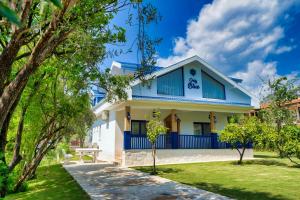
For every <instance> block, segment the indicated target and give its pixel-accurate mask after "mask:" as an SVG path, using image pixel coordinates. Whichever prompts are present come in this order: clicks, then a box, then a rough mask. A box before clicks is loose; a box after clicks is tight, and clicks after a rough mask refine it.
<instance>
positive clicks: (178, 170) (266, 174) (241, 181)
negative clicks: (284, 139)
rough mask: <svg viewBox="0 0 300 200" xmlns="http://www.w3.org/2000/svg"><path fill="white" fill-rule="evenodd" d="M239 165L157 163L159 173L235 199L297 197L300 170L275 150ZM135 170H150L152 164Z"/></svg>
mask: <svg viewBox="0 0 300 200" xmlns="http://www.w3.org/2000/svg"><path fill="white" fill-rule="evenodd" d="M255 157H256V158H260V159H257V160H251V161H250V160H249V161H245V163H244V164H243V165H242V166H239V165H236V164H235V163H233V162H210V163H192V164H176V165H161V166H158V175H159V176H161V177H164V178H168V179H171V180H174V181H177V182H181V183H184V184H187V185H191V186H195V187H197V188H200V189H204V190H208V191H211V192H215V193H218V194H222V195H224V196H228V197H231V198H235V199H255V200H259V199H275V200H276V199H277V200H280V199H299V198H300V189H299V188H300V181H299V180H300V169H299V168H295V167H293V166H292V165H291V164H290V162H289V161H288V160H287V159H280V158H278V157H277V156H276V154H274V153H270V152H257V153H255ZM135 169H138V170H141V171H144V172H151V167H136V168H135Z"/></svg>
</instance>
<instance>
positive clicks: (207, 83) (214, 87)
mask: <svg viewBox="0 0 300 200" xmlns="http://www.w3.org/2000/svg"><path fill="white" fill-rule="evenodd" d="M202 93H203V98H210V99H225V87H224V85H223V84H222V83H220V82H219V81H217V80H216V79H214V78H213V77H211V76H210V75H208V74H207V73H206V72H204V71H202Z"/></svg>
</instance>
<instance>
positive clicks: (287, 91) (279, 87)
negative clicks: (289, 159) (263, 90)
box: [261, 77, 300, 157]
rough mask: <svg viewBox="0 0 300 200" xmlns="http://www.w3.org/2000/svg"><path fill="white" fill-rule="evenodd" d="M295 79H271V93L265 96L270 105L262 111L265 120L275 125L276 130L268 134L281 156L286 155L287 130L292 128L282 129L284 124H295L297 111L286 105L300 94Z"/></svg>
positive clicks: (299, 88)
mask: <svg viewBox="0 0 300 200" xmlns="http://www.w3.org/2000/svg"><path fill="white" fill-rule="evenodd" d="M295 81H296V80H289V79H287V77H280V78H278V79H275V80H274V81H269V84H268V86H269V90H270V94H269V95H268V96H267V97H266V98H265V102H266V103H267V105H268V107H267V108H266V109H264V110H263V111H262V112H261V114H262V118H263V120H264V121H266V122H268V124H269V125H270V126H273V127H274V131H272V132H270V133H272V134H268V135H269V141H273V144H274V146H275V147H276V150H277V151H278V153H279V155H280V157H284V156H285V152H284V148H285V147H284V146H285V142H286V139H287V137H288V136H289V134H288V133H287V131H290V130H291V129H289V128H287V129H285V130H282V129H283V127H284V126H290V125H293V124H294V122H293V121H294V115H295V112H293V111H292V110H290V109H289V108H288V107H287V106H286V105H287V104H288V103H289V102H291V101H292V100H293V99H296V98H297V97H298V96H299V92H300V87H299V86H298V85H297V84H295ZM291 134H293V133H291Z"/></svg>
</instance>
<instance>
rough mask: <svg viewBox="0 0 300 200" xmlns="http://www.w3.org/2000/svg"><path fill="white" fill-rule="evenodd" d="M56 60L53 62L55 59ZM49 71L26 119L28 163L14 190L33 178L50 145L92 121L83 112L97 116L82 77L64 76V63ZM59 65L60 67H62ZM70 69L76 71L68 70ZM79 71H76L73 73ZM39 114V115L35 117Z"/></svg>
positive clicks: (90, 115)
mask: <svg viewBox="0 0 300 200" xmlns="http://www.w3.org/2000/svg"><path fill="white" fill-rule="evenodd" d="M52 64H53V63H52ZM51 67H52V68H53V69H54V70H53V71H52V70H51V73H49V74H48V76H50V78H49V77H48V79H47V80H46V81H44V82H43V84H42V85H41V86H40V90H39V91H38V93H37V95H35V96H34V98H33V99H32V103H31V104H32V106H31V107H30V108H29V113H30V115H29V116H28V117H29V118H28V119H27V120H28V121H26V122H27V123H26V126H27V130H25V131H28V132H30V137H25V138H23V139H24V140H25V141H28V143H29V144H30V145H27V142H24V140H23V142H24V143H23V145H22V147H23V150H24V153H23V154H24V161H25V162H24V167H23V170H22V171H21V173H20V177H19V179H18V180H17V182H16V183H15V186H14V191H17V190H18V189H19V188H20V187H21V186H22V184H23V183H24V181H26V180H27V179H29V178H31V177H32V176H33V175H34V174H35V171H36V169H37V167H38V165H39V164H40V162H41V161H42V159H43V158H44V156H45V155H46V154H47V153H48V152H49V150H50V149H52V148H55V147H56V146H57V144H58V143H59V142H60V141H61V140H62V138H64V137H66V136H70V135H72V134H78V130H77V129H76V128H77V127H78V125H81V126H82V127H83V128H84V127H87V126H88V125H89V124H91V120H88V121H82V120H83V116H88V117H89V118H92V117H93V113H92V111H91V110H90V104H89V95H88V91H84V90H83V89H84V87H83V88H81V89H80V88H77V87H76V85H77V84H80V81H83V80H81V79H80V78H79V77H78V78H77V79H73V80H72V79H69V80H68V81H62V80H64V79H63V77H64V75H65V71H64V70H63V69H64V67H62V66H60V68H57V67H56V66H55V65H54V66H51ZM58 69H59V70H58ZM67 73H72V70H71V72H69V71H68V72H67ZM73 75H75V73H74V74H73ZM34 115H35V117H36V116H38V117H39V118H38V119H37V118H35V117H33V116H34Z"/></svg>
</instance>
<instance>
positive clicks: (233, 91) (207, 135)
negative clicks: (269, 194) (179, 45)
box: [92, 56, 256, 166]
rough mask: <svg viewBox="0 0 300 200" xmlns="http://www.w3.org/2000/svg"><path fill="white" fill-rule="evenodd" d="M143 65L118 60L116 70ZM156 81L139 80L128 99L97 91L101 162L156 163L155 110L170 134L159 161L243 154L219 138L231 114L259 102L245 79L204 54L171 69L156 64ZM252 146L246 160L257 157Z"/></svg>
mask: <svg viewBox="0 0 300 200" xmlns="http://www.w3.org/2000/svg"><path fill="white" fill-rule="evenodd" d="M138 67H139V65H137V64H132V63H125V62H113V63H112V66H111V73H113V74H123V75H124V74H130V73H134V72H135V71H136V70H137V68H138ZM147 76H149V77H154V78H153V80H152V81H151V83H150V84H148V85H144V86H143V85H142V83H141V81H140V80H135V81H134V82H133V83H132V84H131V85H130V87H129V89H128V90H127V93H128V99H127V100H126V101H121V102H115V103H109V102H106V101H105V98H104V96H105V94H104V93H103V92H101V91H98V92H94V99H93V102H92V103H93V111H94V113H95V114H96V116H97V122H96V123H95V126H93V128H92V143H93V144H97V145H98V146H99V148H100V150H101V153H100V154H99V159H100V160H107V161H113V162H118V163H120V164H121V165H123V166H138V165H151V163H152V157H151V145H150V143H149V141H148V140H147V138H146V124H147V121H148V120H149V119H151V117H152V115H153V111H155V110H159V111H160V112H161V117H162V120H163V121H164V123H165V126H166V127H167V128H168V133H167V134H165V135H161V136H159V138H158V141H157V144H156V146H157V148H158V151H157V163H158V164H167V163H168V164H169V163H188V162H205V161H220V160H234V159H237V158H238V153H237V151H235V150H231V149H230V148H229V146H228V145H227V144H225V143H222V142H220V141H218V135H217V134H216V133H215V132H217V131H218V130H222V129H223V128H224V126H225V125H226V124H227V123H228V118H229V117H230V116H231V115H233V114H236V113H240V114H245V113H248V112H249V110H251V109H253V108H254V107H255V106H256V102H255V99H254V98H253V97H252V95H251V94H250V93H249V92H248V91H247V90H245V89H244V88H243V87H241V85H240V83H241V81H242V80H240V79H237V78H230V77H227V76H225V75H224V74H222V73H220V72H219V71H218V70H217V69H215V68H213V67H212V66H210V65H209V64H208V63H206V62H205V61H204V60H202V59H201V58H199V57H198V56H193V57H191V58H188V59H185V60H182V61H180V62H178V63H176V64H174V65H171V66H169V67H165V68H162V67H153V73H151V74H149V75H147ZM252 157H253V151H252V149H251V148H250V146H249V149H247V151H246V154H245V158H252Z"/></svg>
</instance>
